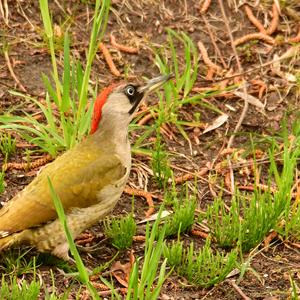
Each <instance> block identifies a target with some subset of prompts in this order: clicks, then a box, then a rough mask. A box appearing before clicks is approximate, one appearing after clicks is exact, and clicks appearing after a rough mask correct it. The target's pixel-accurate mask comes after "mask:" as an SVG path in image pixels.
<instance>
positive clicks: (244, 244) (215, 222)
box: [200, 130, 300, 252]
mask: <svg viewBox="0 0 300 300" xmlns="http://www.w3.org/2000/svg"><path fill="white" fill-rule="evenodd" d="M282 140H283V142H284V148H283V153H282V154H281V156H282V166H280V167H278V166H277V163H276V161H275V157H276V156H277V154H276V153H277V152H276V151H277V149H279V147H278V145H277V143H276V142H275V139H274V140H273V143H272V145H271V147H270V149H269V159H270V167H269V177H268V180H269V185H271V183H272V185H274V184H275V186H276V191H275V192H271V190H269V191H261V190H259V188H256V189H255V190H254V192H253V193H251V194H249V193H244V194H242V193H240V192H239V191H238V190H236V193H235V195H234V196H233V198H232V199H231V203H230V208H229V210H228V209H227V208H226V207H225V203H224V200H223V199H222V198H221V197H220V198H217V199H215V200H214V202H213V204H212V205H211V206H209V207H208V209H207V212H206V214H205V215H204V216H203V215H202V216H201V217H200V220H203V219H206V221H207V224H208V227H209V228H210V230H211V232H212V235H213V236H214V238H215V239H216V241H217V243H218V244H219V246H221V247H223V248H234V247H236V246H237V245H239V246H240V247H241V249H242V251H244V252H248V251H250V250H251V249H252V248H254V247H256V246H257V245H258V244H260V243H261V242H262V240H263V239H264V238H265V236H266V235H267V234H268V233H269V232H270V230H271V229H274V230H277V231H279V232H280V233H281V234H282V235H283V236H284V237H286V238H288V237H289V236H290V235H291V236H295V237H296V236H298V234H299V229H300V228H299V226H298V220H299V216H300V210H299V208H298V206H297V205H291V191H292V187H293V185H294V174H295V168H296V164H297V160H298V158H299V156H300V147H299V141H298V139H296V140H295V141H292V142H290V141H289V138H288V134H287V131H286V130H285V131H284V132H283V136H282ZM291 149H293V151H291ZM283 223H284V224H285V225H284V226H281V224H283Z"/></svg>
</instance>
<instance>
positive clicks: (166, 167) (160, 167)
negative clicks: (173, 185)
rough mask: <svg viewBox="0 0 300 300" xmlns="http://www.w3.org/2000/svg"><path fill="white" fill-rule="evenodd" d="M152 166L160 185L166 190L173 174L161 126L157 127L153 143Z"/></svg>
mask: <svg viewBox="0 0 300 300" xmlns="http://www.w3.org/2000/svg"><path fill="white" fill-rule="evenodd" d="M151 166H152V170H153V174H154V178H155V181H156V183H157V185H158V187H159V188H160V189H163V190H166V187H167V185H168V180H169V178H171V176H172V175H173V174H172V170H171V168H170V164H169V159H168V153H167V151H166V150H165V147H164V144H163V142H162V137H161V134H160V131H159V128H157V131H156V140H155V143H154V145H153V152H152V160H151Z"/></svg>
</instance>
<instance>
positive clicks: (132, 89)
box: [126, 86, 134, 96]
mask: <svg viewBox="0 0 300 300" xmlns="http://www.w3.org/2000/svg"><path fill="white" fill-rule="evenodd" d="M126 92H127V95H129V96H133V95H134V88H133V87H132V86H129V87H128V88H127V91H126Z"/></svg>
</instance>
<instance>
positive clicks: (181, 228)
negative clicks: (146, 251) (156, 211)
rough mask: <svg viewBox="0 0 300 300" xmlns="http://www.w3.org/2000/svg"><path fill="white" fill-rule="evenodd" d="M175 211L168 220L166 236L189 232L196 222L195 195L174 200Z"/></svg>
mask: <svg viewBox="0 0 300 300" xmlns="http://www.w3.org/2000/svg"><path fill="white" fill-rule="evenodd" d="M173 207H174V208H173V209H174V213H173V214H171V215H170V216H169V217H168V218H167V220H166V236H173V235H176V234H178V232H179V233H183V232H187V231H189V230H190V229H191V228H192V225H193V224H194V215H195V208H196V200H195V198H193V197H189V195H188V194H187V193H186V196H185V197H184V198H183V199H182V200H181V201H179V200H176V201H174V202H173Z"/></svg>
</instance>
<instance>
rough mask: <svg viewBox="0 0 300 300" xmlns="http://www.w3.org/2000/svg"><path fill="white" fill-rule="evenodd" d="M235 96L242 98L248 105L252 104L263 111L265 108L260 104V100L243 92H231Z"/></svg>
mask: <svg viewBox="0 0 300 300" xmlns="http://www.w3.org/2000/svg"><path fill="white" fill-rule="evenodd" d="M233 93H234V94H235V95H236V96H238V97H240V98H242V99H243V100H245V101H247V102H248V103H249V104H252V105H254V106H256V107H258V108H260V109H264V108H265V106H264V105H263V104H262V103H261V102H260V100H259V99H258V98H256V97H254V96H252V95H249V94H245V93H243V92H238V91H235V92H233Z"/></svg>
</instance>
